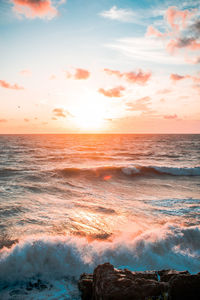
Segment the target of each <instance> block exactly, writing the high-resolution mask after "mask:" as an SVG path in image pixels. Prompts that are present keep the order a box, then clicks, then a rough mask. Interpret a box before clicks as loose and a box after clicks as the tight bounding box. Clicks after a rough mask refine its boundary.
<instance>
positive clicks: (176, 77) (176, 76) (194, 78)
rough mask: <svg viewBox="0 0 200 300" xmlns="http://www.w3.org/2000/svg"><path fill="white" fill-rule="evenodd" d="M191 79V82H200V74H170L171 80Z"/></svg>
mask: <svg viewBox="0 0 200 300" xmlns="http://www.w3.org/2000/svg"><path fill="white" fill-rule="evenodd" d="M187 78H189V79H191V80H192V81H193V82H196V83H199V82H200V76H192V75H179V74H171V75H170V79H171V80H173V81H179V80H182V79H187Z"/></svg>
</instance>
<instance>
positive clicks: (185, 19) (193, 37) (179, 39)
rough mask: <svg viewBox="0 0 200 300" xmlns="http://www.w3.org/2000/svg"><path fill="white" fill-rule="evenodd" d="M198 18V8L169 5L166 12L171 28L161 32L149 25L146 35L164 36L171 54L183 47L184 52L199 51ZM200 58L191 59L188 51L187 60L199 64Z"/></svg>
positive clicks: (199, 23)
mask: <svg viewBox="0 0 200 300" xmlns="http://www.w3.org/2000/svg"><path fill="white" fill-rule="evenodd" d="M197 18H198V13H197V10H191V11H189V10H178V9H177V8H176V7H169V8H168V9H167V11H166V13H165V20H166V23H167V25H168V27H170V29H169V30H168V29H167V30H166V32H164V33H161V32H160V31H158V30H157V29H156V28H154V27H153V26H149V27H148V29H147V33H146V36H154V37H156V38H158V39H159V38H162V40H163V43H165V47H166V50H167V52H168V53H169V54H171V55H174V54H178V53H179V52H180V50H181V49H182V52H183V51H184V50H188V51H198V50H200V41H199V36H200V21H199V20H198V19H197ZM182 52H181V53H182ZM198 58H199V56H198V57H197V58H194V57H192V59H190V58H188V53H187V55H186V56H185V61H186V62H189V63H193V64H197V63H199V59H198Z"/></svg>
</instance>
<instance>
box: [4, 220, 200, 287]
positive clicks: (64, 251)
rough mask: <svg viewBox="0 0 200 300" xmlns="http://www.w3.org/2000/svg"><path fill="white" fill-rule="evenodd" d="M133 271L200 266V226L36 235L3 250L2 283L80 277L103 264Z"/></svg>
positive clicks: (197, 270)
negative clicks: (103, 236)
mask: <svg viewBox="0 0 200 300" xmlns="http://www.w3.org/2000/svg"><path fill="white" fill-rule="evenodd" d="M107 261H109V262H111V263H112V264H114V266H116V267H128V268H130V269H132V270H152V269H157V270H158V269H163V268H174V269H177V270H184V269H187V270H189V271H190V272H192V273H195V272H199V270H200V228H198V227H190V228H187V227H183V228H182V227H178V226H172V225H165V226H163V228H162V229H155V230H152V231H146V232H145V233H143V234H141V235H139V236H137V237H136V238H134V239H132V240H131V239H130V237H127V236H121V237H118V238H116V239H115V240H114V241H113V242H99V241H93V242H91V243H88V242H87V241H86V240H85V239H83V238H77V237H67V238H66V237H49V238H48V237H40V238H30V239H28V240H25V241H22V242H20V243H19V244H16V245H15V246H13V247H12V248H11V249H7V248H4V249H2V250H1V252H0V282H1V283H3V282H4V283H5V282H9V283H14V282H18V281H25V280H27V279H28V278H33V277H36V276H37V277H40V278H42V279H45V280H52V279H55V280H59V279H62V278H63V277H66V276H67V277H75V278H78V277H79V275H80V274H81V273H83V272H92V271H93V269H94V267H95V266H96V265H98V264H99V263H104V262H107Z"/></svg>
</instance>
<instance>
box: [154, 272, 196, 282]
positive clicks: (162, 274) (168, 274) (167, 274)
mask: <svg viewBox="0 0 200 300" xmlns="http://www.w3.org/2000/svg"><path fill="white" fill-rule="evenodd" d="M157 273H158V275H159V276H160V281H165V282H167V281H169V280H170V279H171V278H172V277H173V276H174V275H184V274H185V275H190V273H189V272H188V271H176V270H161V271H158V272H157Z"/></svg>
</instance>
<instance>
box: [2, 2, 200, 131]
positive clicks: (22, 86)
mask: <svg viewBox="0 0 200 300" xmlns="http://www.w3.org/2000/svg"><path fill="white" fill-rule="evenodd" d="M0 55H1V59H0V134H19V133H23V134H25V133H90V132H91V133H200V3H199V1H196V0H190V1H189V0H186V1H160V0H151V1H150V0H140V1H137V0H123V1H122V0H98V1H96V0H0Z"/></svg>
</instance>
